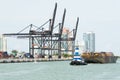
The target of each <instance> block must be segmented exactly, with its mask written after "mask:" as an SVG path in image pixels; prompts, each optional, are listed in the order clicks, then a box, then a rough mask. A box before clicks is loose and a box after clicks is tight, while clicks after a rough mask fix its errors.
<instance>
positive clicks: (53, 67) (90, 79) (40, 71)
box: [0, 60, 120, 80]
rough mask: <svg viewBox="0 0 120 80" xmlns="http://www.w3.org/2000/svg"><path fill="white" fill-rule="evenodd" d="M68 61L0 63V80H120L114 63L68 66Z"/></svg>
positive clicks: (118, 67)
mask: <svg viewBox="0 0 120 80" xmlns="http://www.w3.org/2000/svg"><path fill="white" fill-rule="evenodd" d="M69 63H70V61H54V62H37V63H33V62H30V63H7V64H4V63H2V64H0V80H120V60H118V61H117V63H115V64H88V65H84V66H70V65H69Z"/></svg>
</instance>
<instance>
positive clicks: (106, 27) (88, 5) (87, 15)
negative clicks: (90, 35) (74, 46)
mask: <svg viewBox="0 0 120 80" xmlns="http://www.w3.org/2000/svg"><path fill="white" fill-rule="evenodd" d="M56 2H57V4H58V9H57V15H56V20H55V21H56V22H55V25H56V24H57V23H59V22H61V20H62V15H63V11H64V8H66V10H67V11H66V18H65V24H64V26H65V27H68V28H69V29H71V30H72V29H73V28H75V24H76V19H77V17H79V18H80V22H79V26H78V30H77V39H76V40H77V41H82V39H83V33H85V32H88V31H93V32H95V35H96V51H106V52H113V53H114V54H115V55H120V53H119V51H120V37H119V35H120V31H119V30H120V10H119V9H120V5H119V4H120V0H0V34H4V33H17V32H19V31H20V30H22V29H23V28H24V27H26V26H28V25H29V24H34V25H36V26H40V25H42V24H43V23H44V22H46V21H47V20H49V19H50V18H52V15H53V10H54V6H55V3H56ZM27 41H28V40H27V39H16V38H15V37H9V38H7V43H8V46H7V47H8V51H11V50H13V49H18V50H19V51H28V42H27Z"/></svg>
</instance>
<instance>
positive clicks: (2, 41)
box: [0, 35, 7, 52]
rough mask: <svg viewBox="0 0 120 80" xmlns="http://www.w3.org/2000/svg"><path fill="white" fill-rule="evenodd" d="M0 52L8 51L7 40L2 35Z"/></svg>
mask: <svg viewBox="0 0 120 80" xmlns="http://www.w3.org/2000/svg"><path fill="white" fill-rule="evenodd" d="M0 51H2V52H6V51H7V39H6V38H5V37H4V36H3V35H0Z"/></svg>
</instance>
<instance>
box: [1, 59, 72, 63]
mask: <svg viewBox="0 0 120 80" xmlns="http://www.w3.org/2000/svg"><path fill="white" fill-rule="evenodd" d="M70 60H72V59H70V58H69V59H68V58H64V59H0V63H22V62H46V61H70Z"/></svg>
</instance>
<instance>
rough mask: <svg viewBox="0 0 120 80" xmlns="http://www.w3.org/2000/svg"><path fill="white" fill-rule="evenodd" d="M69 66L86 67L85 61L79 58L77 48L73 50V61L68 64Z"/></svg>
mask: <svg viewBox="0 0 120 80" xmlns="http://www.w3.org/2000/svg"><path fill="white" fill-rule="evenodd" d="M70 65H87V63H86V62H85V60H84V59H83V58H82V57H81V55H80V53H79V48H78V47H77V48H75V52H74V56H73V60H72V61H71V62H70Z"/></svg>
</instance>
